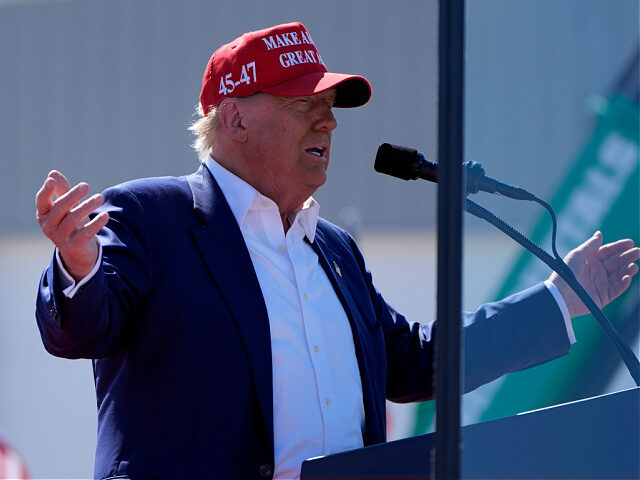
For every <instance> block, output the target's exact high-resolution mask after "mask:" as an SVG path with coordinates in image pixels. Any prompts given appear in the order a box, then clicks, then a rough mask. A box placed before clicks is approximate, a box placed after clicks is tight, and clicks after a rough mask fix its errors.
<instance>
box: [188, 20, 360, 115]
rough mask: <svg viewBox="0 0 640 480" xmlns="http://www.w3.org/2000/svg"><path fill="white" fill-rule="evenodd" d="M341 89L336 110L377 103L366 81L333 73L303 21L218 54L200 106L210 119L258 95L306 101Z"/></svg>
mask: <svg viewBox="0 0 640 480" xmlns="http://www.w3.org/2000/svg"><path fill="white" fill-rule="evenodd" d="M330 88H336V102H335V106H336V107H359V106H361V105H364V104H365V103H367V102H368V101H369V98H371V85H369V82H368V81H367V79H366V78H364V77H361V76H359V75H349V74H346V73H331V72H329V71H328V70H327V67H326V66H325V64H324V62H323V61H322V58H321V57H320V54H319V53H318V49H317V48H316V46H315V44H314V43H313V40H312V39H311V36H310V35H309V32H308V31H307V29H306V28H305V27H304V25H302V24H301V23H299V22H294V23H286V24H283V25H276V26H275V27H271V28H265V29H264V30H257V31H255V32H249V33H245V34H244V35H242V36H241V37H239V38H236V39H235V40H234V41H232V42H231V43H227V44H226V45H223V46H222V47H220V48H219V49H218V50H216V51H215V52H214V53H213V55H211V59H209V63H208V64H207V68H206V70H205V72H204V78H203V79H202V92H201V93H200V105H202V110H203V111H204V114H205V115H207V114H208V113H209V111H210V110H211V108H212V107H217V106H218V105H219V104H220V102H221V101H222V99H224V98H226V97H237V98H242V97H247V96H249V95H252V94H254V93H257V92H265V93H271V94H274V95H287V96H303V95H313V94H314V93H320V92H324V91H325V90H329V89H330Z"/></svg>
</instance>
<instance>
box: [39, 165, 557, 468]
mask: <svg viewBox="0 0 640 480" xmlns="http://www.w3.org/2000/svg"><path fill="white" fill-rule="evenodd" d="M101 210H103V211H108V212H109V215H110V221H109V223H108V225H107V227H106V228H104V229H103V230H102V231H101V232H100V234H99V238H100V242H101V244H102V248H103V256H102V262H101V265H100V269H99V271H98V273H97V274H96V275H95V276H94V277H93V278H92V279H91V280H90V281H89V282H88V283H87V284H86V285H84V286H83V287H82V288H81V289H80V291H79V292H77V294H76V295H75V297H74V298H73V299H68V298H66V297H65V296H64V295H63V294H62V293H61V288H60V282H59V279H58V278H57V275H58V273H57V269H56V268H55V260H54V259H52V262H51V264H50V265H49V267H48V268H47V269H46V270H45V271H44V274H43V276H42V279H41V283H40V289H39V292H38V298H37V312H36V316H37V321H38V327H39V328H40V332H41V335H42V339H43V342H44V345H45V347H46V349H47V350H48V351H49V352H50V353H52V354H53V355H57V356H60V357H66V358H91V359H93V367H94V375H95V386H96V395H97V404H98V444H97V451H96V463H95V476H96V478H108V477H113V476H118V475H123V476H129V477H131V478H167V479H180V478H185V479H193V478H221V479H234V478H237V479H250V478H265V477H267V478H268V477H270V476H271V474H272V472H273V462H274V460H273V406H272V398H273V395H272V378H271V349H270V335H269V319H268V317H267V311H266V307H265V305H264V300H263V298H262V294H261V291H260V285H259V284H258V280H257V277H256V274H255V272H254V270H253V266H252V263H251V259H250V257H249V253H248V251H247V248H246V246H245V243H244V240H243V238H242V235H241V232H240V229H239V227H238V225H237V223H236V221H235V219H234V217H233V215H232V213H231V210H230V209H229V206H228V204H227V202H226V200H225V199H224V196H223V194H222V192H221V191H220V189H219V187H218V185H217V184H216V182H215V180H214V179H213V178H212V176H211V174H210V173H209V171H208V170H207V169H206V168H205V167H201V168H200V169H199V170H198V171H197V172H196V173H194V174H192V175H189V176H187V177H180V178H156V179H144V180H136V181H133V182H129V183H125V184H122V185H119V186H117V187H113V188H111V189H109V190H107V191H106V192H105V203H104V205H103V207H101ZM312 247H313V249H314V250H315V252H316V253H317V255H318V261H319V262H320V264H321V265H322V267H323V268H324V270H325V272H326V273H327V275H328V277H329V280H330V281H331V283H332V284H333V286H334V289H335V291H336V294H337V296H338V298H339V299H340V301H341V303H342V305H343V307H344V309H345V312H346V314H347V316H348V318H349V321H350V323H351V330H352V333H353V341H354V344H355V350H356V355H357V360H358V365H359V369H360V376H361V378H362V390H363V397H364V408H365V428H364V432H363V437H364V443H365V445H371V444H374V443H379V442H383V441H385V430H386V425H385V398H389V399H391V400H395V401H400V402H405V401H413V400H424V399H428V398H430V397H432V394H433V390H432V380H431V375H432V364H433V344H432V341H425V336H424V333H423V331H422V329H421V327H420V326H419V324H417V323H409V322H408V321H407V320H406V319H405V318H404V317H403V316H402V315H400V314H398V313H397V312H396V311H395V310H393V309H392V308H391V307H390V306H389V305H388V304H387V303H386V302H385V301H384V299H383V298H382V296H381V295H380V294H379V292H378V291H377V290H376V289H375V287H374V286H373V283H372V279H371V275H370V273H369V271H368V270H367V269H366V267H365V264H364V261H363V258H362V255H361V254H360V252H359V250H358V248H357V246H356V245H355V243H354V241H353V240H352V238H351V237H350V236H349V235H348V234H347V233H346V232H344V231H343V230H341V229H339V228H337V227H336V226H334V225H332V224H330V223H328V222H326V221H324V220H322V219H320V220H319V223H318V228H317V234H316V238H315V240H314V243H313V244H312ZM334 262H335V264H336V265H338V267H339V269H340V274H341V275H338V274H337V272H336V269H335V266H334ZM465 321H466V323H468V324H469V326H468V327H467V328H466V329H465V332H466V333H465V335H466V336H465V342H466V359H467V361H466V380H465V382H466V383H465V388H466V390H471V389H473V388H475V387H477V386H479V385H481V384H483V383H486V382H488V381H490V380H492V379H494V378H497V377H498V376H500V375H502V374H504V373H507V372H510V371H515V370H520V369H522V368H526V367H529V366H531V365H535V364H537V363H540V362H543V361H546V360H549V359H551V358H554V357H556V356H558V355H561V354H564V353H566V352H567V351H568V349H569V342H568V339H567V335H566V330H565V328H564V324H563V321H562V317H561V314H560V312H559V309H558V307H557V305H556V304H555V301H554V300H553V298H552V296H551V295H550V294H549V292H548V291H547V290H546V288H544V286H543V285H538V286H536V287H534V288H532V289H530V290H528V291H525V292H523V293H520V294H517V295H515V296H513V297H510V298H508V299H506V300H504V301H502V302H499V303H494V304H487V305H484V306H482V307H481V308H480V309H479V310H478V311H476V312H474V313H470V314H466V319H465ZM70 401H71V400H70Z"/></svg>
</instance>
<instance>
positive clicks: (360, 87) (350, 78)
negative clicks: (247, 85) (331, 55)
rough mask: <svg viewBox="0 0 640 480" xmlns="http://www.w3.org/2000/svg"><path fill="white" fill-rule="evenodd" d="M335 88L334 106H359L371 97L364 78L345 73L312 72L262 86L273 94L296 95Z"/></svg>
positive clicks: (312, 93) (369, 88)
mask: <svg viewBox="0 0 640 480" xmlns="http://www.w3.org/2000/svg"><path fill="white" fill-rule="evenodd" d="M331 88H335V89H336V102H335V104H334V106H335V107H341V108H342V107H360V106H361V105H364V104H365V103H367V102H368V101H369V99H370V98H371V85H369V82H368V81H367V79H366V78H364V77H361V76H359V75H349V74H347V73H330V72H313V73H308V74H306V75H302V76H300V77H296V78H294V79H292V80H288V81H286V82H282V83H279V84H277V85H273V86H271V87H268V88H263V89H262V90H261V91H262V92H265V93H271V94H273V95H287V96H292V97H298V96H302V95H314V94H316V93H321V92H324V91H326V90H329V89H331Z"/></svg>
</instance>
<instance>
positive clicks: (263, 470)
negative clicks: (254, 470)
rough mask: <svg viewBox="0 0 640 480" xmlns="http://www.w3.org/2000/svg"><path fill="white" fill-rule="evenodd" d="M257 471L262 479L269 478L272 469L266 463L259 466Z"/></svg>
mask: <svg viewBox="0 0 640 480" xmlns="http://www.w3.org/2000/svg"><path fill="white" fill-rule="evenodd" d="M258 471H259V472H260V475H261V476H263V477H270V476H271V475H272V474H273V468H271V465H269V464H268V463H265V464H263V465H260V467H259V468H258Z"/></svg>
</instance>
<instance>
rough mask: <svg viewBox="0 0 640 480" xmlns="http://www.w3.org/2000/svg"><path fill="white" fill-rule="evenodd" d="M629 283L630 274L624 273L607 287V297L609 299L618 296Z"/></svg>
mask: <svg viewBox="0 0 640 480" xmlns="http://www.w3.org/2000/svg"><path fill="white" fill-rule="evenodd" d="M629 285H631V275H625V276H623V277H622V278H621V279H620V280H618V281H617V282H615V283H612V284H611V286H610V288H609V298H610V300H611V301H613V300H615V299H616V298H618V297H619V296H620V295H622V294H623V293H624V291H625V290H626V289H627V288H629Z"/></svg>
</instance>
